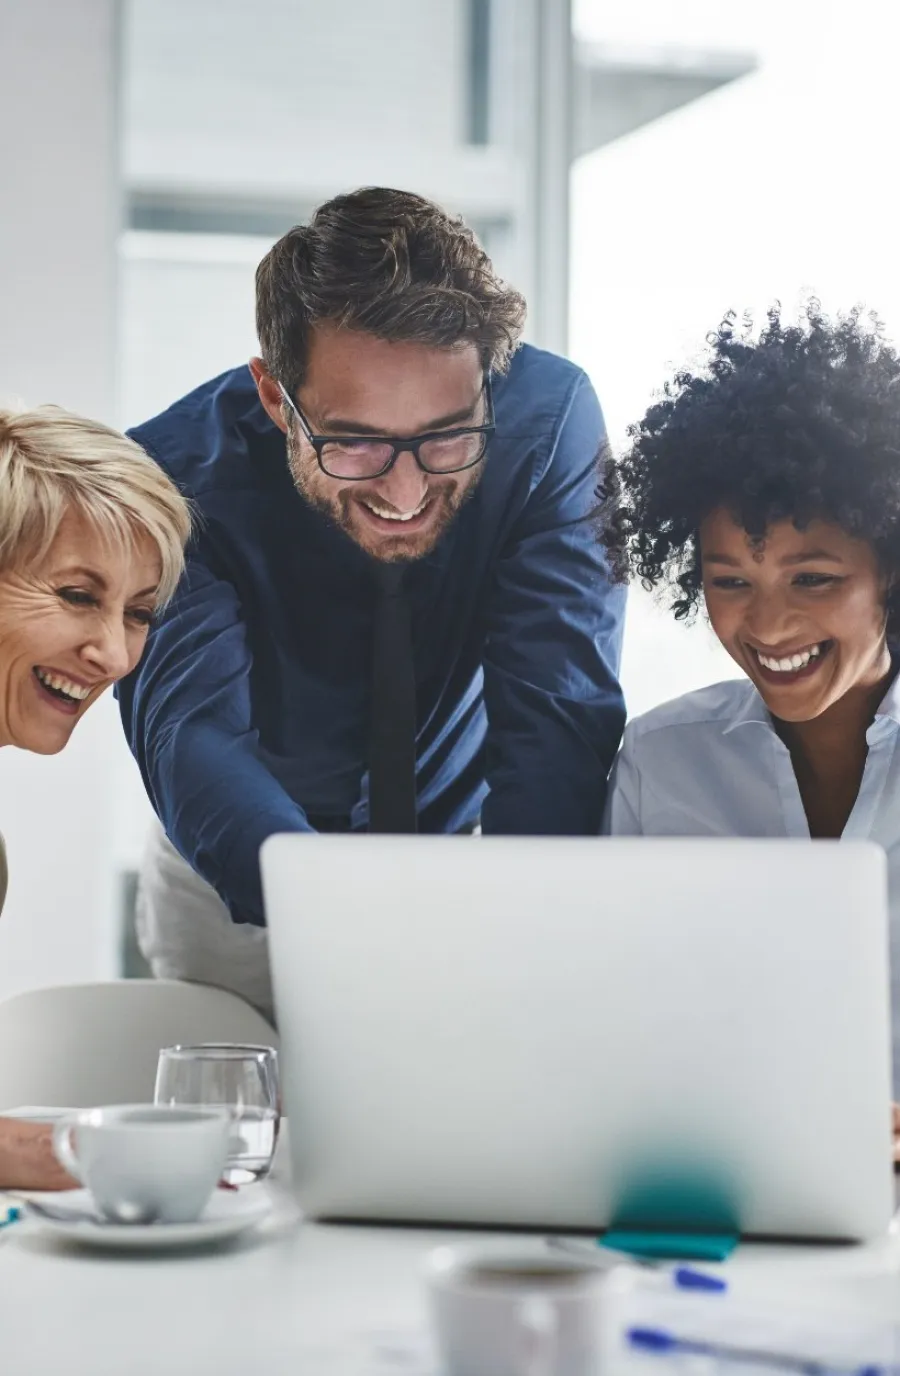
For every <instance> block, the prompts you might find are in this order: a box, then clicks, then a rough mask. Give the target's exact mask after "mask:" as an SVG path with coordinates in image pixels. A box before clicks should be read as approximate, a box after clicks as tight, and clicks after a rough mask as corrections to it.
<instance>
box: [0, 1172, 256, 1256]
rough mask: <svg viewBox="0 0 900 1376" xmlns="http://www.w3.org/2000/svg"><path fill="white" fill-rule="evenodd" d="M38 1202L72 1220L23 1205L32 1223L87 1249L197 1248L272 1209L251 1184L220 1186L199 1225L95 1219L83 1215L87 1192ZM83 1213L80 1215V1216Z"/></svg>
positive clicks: (89, 1206) (72, 1192)
mask: <svg viewBox="0 0 900 1376" xmlns="http://www.w3.org/2000/svg"><path fill="white" fill-rule="evenodd" d="M34 1198H35V1200H36V1202H38V1203H43V1202H44V1201H46V1202H47V1204H48V1205H52V1207H53V1208H54V1209H55V1210H58V1211H59V1212H63V1211H64V1210H66V1209H71V1211H72V1219H71V1221H70V1220H68V1219H67V1220H66V1221H65V1222H64V1221H63V1220H62V1219H61V1218H60V1219H50V1218H45V1217H41V1216H40V1215H38V1214H36V1213H33V1212H32V1211H30V1210H29V1209H28V1205H27V1196H26V1197H25V1201H26V1202H25V1208H26V1214H27V1217H28V1221H29V1223H30V1224H31V1225H32V1226H35V1227H38V1228H41V1229H43V1230H44V1231H46V1232H48V1233H55V1234H56V1236H57V1237H67V1238H70V1239H71V1240H72V1241H73V1242H78V1243H81V1244H82V1245H84V1246H85V1247H101V1248H115V1250H116V1251H136V1252H147V1251H154V1252H159V1251H168V1250H169V1249H170V1248H177V1247H199V1246H204V1245H205V1244H206V1243H209V1242H218V1241H222V1240H223V1239H225V1238H229V1237H236V1236H237V1234H238V1233H243V1232H245V1231H246V1230H247V1229H248V1228H254V1227H255V1226H256V1225H257V1224H258V1223H261V1222H262V1221H263V1219H264V1218H267V1217H268V1215H269V1214H270V1213H271V1212H272V1199H271V1196H270V1195H269V1193H268V1191H267V1190H266V1189H265V1187H260V1186H253V1187H251V1189H250V1190H247V1191H243V1190H242V1191H238V1192H234V1193H232V1192H231V1191H229V1190H217V1191H216V1193H215V1194H214V1195H213V1197H212V1199H211V1200H210V1202H209V1204H207V1206H206V1208H205V1210H204V1211H203V1213H202V1215H201V1216H200V1218H198V1219H197V1221H196V1222H195V1223H99V1222H98V1223H94V1222H92V1221H91V1220H90V1219H86V1218H84V1217H83V1214H84V1211H85V1209H92V1208H93V1203H92V1200H91V1197H90V1195H89V1194H88V1192H87V1190H69V1191H66V1192H64V1193H62V1194H52V1195H49V1194H37V1193H35V1195H34ZM79 1215H81V1216H79Z"/></svg>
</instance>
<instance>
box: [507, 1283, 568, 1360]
mask: <svg viewBox="0 0 900 1376" xmlns="http://www.w3.org/2000/svg"><path fill="white" fill-rule="evenodd" d="M517 1317H518V1320H519V1330H520V1361H519V1370H520V1371H521V1376H553V1372H554V1370H555V1369H556V1356H557V1342H556V1340H557V1333H558V1327H559V1324H558V1319H559V1315H558V1312H557V1308H556V1305H555V1304H554V1303H553V1301H552V1300H550V1299H547V1298H546V1296H543V1295H529V1296H528V1298H527V1299H524V1300H523V1301H522V1303H521V1304H520V1306H519V1312H518V1315H517Z"/></svg>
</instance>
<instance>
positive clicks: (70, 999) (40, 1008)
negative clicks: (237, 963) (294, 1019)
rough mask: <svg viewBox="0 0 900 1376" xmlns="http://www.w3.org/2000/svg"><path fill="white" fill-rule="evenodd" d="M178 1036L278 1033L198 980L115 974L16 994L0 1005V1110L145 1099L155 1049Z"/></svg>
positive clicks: (259, 1040) (256, 1039) (257, 1037)
mask: <svg viewBox="0 0 900 1376" xmlns="http://www.w3.org/2000/svg"><path fill="white" fill-rule="evenodd" d="M176 1042H182V1043H192V1042H242V1043H249V1044H252V1045H262V1046H277V1045H278V1038H277V1035H276V1033H275V1030H274V1028H272V1027H271V1026H270V1025H269V1023H267V1022H266V1020H265V1018H264V1017H263V1016H262V1014H261V1013H258V1012H257V1011H256V1009H255V1008H251V1006H250V1004H249V1003H245V1002H244V1000H243V999H240V998H238V997H237V995H236V994H231V993H228V992H227V991H226V990H224V989H213V988H210V987H209V986H207V985H203V984H185V983H180V982H178V981H176V980H153V979H136V980H117V981H115V982H114V983H109V984H71V985H61V986H59V987H57V988H53V989H32V990H29V991H28V992H27V993H24V994H17V995H14V996H13V997H12V998H9V999H6V1000H5V1001H4V1002H2V1003H0V1113H2V1112H3V1111H4V1110H9V1109H12V1108H16V1107H22V1106H25V1105H35V1106H41V1107H50V1106H53V1107H56V1106H59V1107H71V1108H90V1107H92V1106H94V1105H96V1104H134V1103H148V1102H152V1099H153V1089H154V1083H155V1080H156V1062H157V1057H158V1055H159V1051H160V1048H161V1047H163V1046H172V1045H173V1044H174V1043H176Z"/></svg>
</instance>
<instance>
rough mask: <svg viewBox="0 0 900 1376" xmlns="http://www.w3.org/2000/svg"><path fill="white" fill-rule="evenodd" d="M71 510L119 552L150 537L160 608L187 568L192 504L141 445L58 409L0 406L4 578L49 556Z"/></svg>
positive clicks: (0, 526)
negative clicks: (155, 552)
mask: <svg viewBox="0 0 900 1376" xmlns="http://www.w3.org/2000/svg"><path fill="white" fill-rule="evenodd" d="M68 512H75V513H77V514H79V515H80V516H82V517H84V519H85V520H86V521H87V522H88V523H89V524H90V525H91V526H93V527H94V528H95V529H96V531H97V534H98V536H99V537H100V538H101V539H102V540H104V541H107V542H110V543H112V544H113V545H114V546H115V547H117V548H122V547H124V548H126V549H130V548H131V547H132V546H133V545H134V543H135V541H136V539H139V538H140V537H141V536H142V535H144V536H149V537H150V539H151V540H152V541H153V543H154V544H155V545H156V548H157V549H158V551H159V559H160V566H161V578H160V584H159V593H158V602H159V604H160V605H162V604H163V603H165V602H167V601H168V599H169V598H170V597H171V596H172V594H173V593H174V591H175V588H176V586H177V584H178V580H179V578H180V577H181V574H182V572H183V570H184V547H185V545H186V543H187V540H188V537H189V535H190V533H191V514H190V507H189V506H188V503H187V501H186V500H185V498H184V497H183V496H182V495H181V493H180V492H179V491H178V489H177V487H176V486H175V484H174V483H173V482H171V480H170V479H169V478H168V477H167V476H166V474H165V473H164V472H163V470H162V469H161V468H160V467H159V465H158V464H156V463H154V461H153V460H152V459H151V458H150V457H149V456H148V455H147V454H145V453H144V451H143V449H141V447H140V445H138V444H135V443H134V441H133V440H130V439H127V438H126V436H125V435H121V434H120V433H119V432H118V430H113V429H111V428H110V427H109V426H108V425H102V424H101V423H100V421H96V420H87V419H85V418H84V417H83V416H76V415H73V414H72V413H71V412H70V411H64V410H62V409H61V408H60V407H58V406H37V407H34V408H33V409H31V410H26V409H24V408H16V407H0V573H4V572H7V571H8V570H16V571H20V570H22V569H23V568H25V567H27V566H28V565H29V564H31V563H33V562H38V561H39V560H41V559H42V558H43V557H44V555H45V554H46V553H47V551H48V550H49V548H50V546H51V545H52V543H53V541H54V540H55V538H56V535H57V532H58V531H59V527H60V523H61V521H62V519H63V517H64V516H65V515H66V514H67V513H68Z"/></svg>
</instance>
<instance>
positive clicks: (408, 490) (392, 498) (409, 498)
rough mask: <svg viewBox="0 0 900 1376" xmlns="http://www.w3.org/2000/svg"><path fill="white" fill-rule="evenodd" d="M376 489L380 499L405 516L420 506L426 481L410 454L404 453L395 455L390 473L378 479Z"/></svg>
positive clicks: (426, 486) (426, 484) (425, 489)
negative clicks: (394, 461) (395, 459)
mask: <svg viewBox="0 0 900 1376" xmlns="http://www.w3.org/2000/svg"><path fill="white" fill-rule="evenodd" d="M377 488H378V495H379V496H380V497H382V498H383V499H384V500H385V501H386V502H390V504H391V506H392V507H394V508H395V509H396V510H397V511H401V512H403V513H404V514H405V513H406V512H409V511H415V510H416V508H417V507H418V506H420V505H421V503H422V500H423V499H424V497H425V494H426V492H427V491H428V479H427V477H426V476H425V474H424V473H423V472H422V470H421V468H420V467H419V465H418V464H417V463H416V461H415V459H414V458H413V456H412V454H410V453H409V452H408V451H405V452H404V453H402V454H398V455H397V462H396V463H395V464H394V466H393V468H392V469H391V470H390V472H388V473H385V475H384V477H383V478H379V479H378V484H377Z"/></svg>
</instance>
